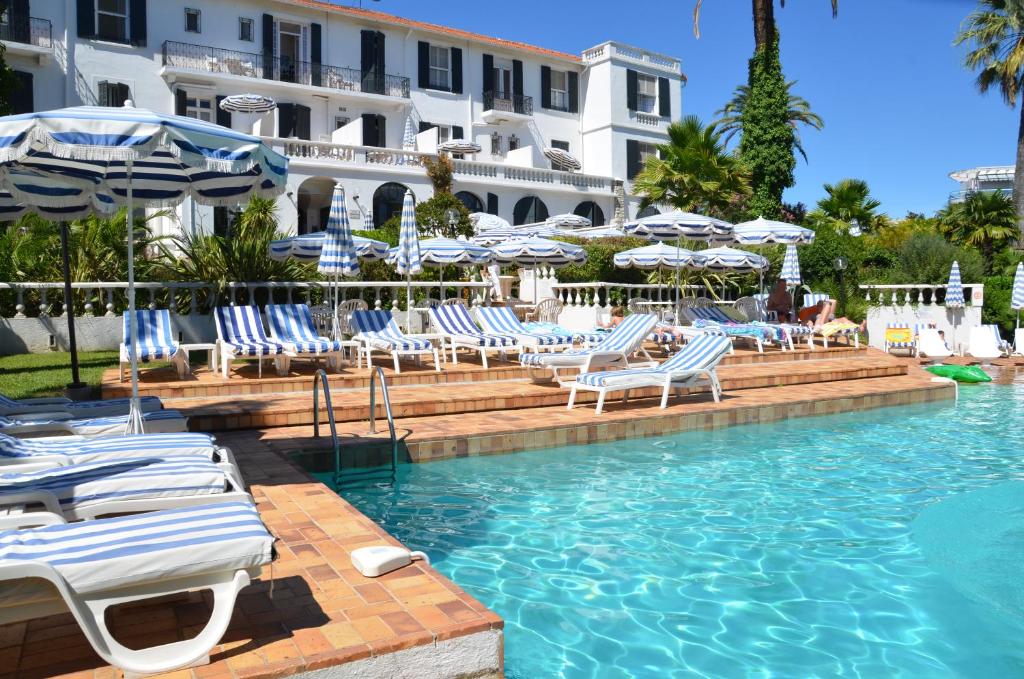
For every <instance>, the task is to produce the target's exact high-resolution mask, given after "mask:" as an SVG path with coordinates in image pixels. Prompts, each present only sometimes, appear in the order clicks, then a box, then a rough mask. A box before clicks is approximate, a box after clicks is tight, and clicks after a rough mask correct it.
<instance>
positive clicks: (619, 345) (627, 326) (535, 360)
mask: <svg viewBox="0 0 1024 679" xmlns="http://www.w3.org/2000/svg"><path fill="white" fill-rule="evenodd" d="M654 323H655V318H654V316H652V315H650V314H632V315H630V316H626V318H625V319H623V321H622V322H621V323H619V324H618V325H617V326H615V328H614V329H613V330H612V331H611V332H609V333H606V334H604V335H603V336H602V339H601V341H600V342H598V343H597V345H595V346H593V347H590V348H588V349H576V350H575V351H563V352H562V353H560V354H520V356H519V362H520V364H522V365H525V366H541V365H546V364H547V363H549V362H551V361H552V360H557V361H558V362H559V363H564V362H565V358H566V357H571V356H578V357H585V356H589V355H591V354H594V353H612V354H617V353H624V354H631V353H633V352H634V351H636V349H637V347H638V346H640V343H641V342H643V339H644V337H646V336H647V334H648V332H649V331H650V329H651V328H652V327H654Z"/></svg>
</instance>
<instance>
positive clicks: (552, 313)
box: [526, 297, 565, 324]
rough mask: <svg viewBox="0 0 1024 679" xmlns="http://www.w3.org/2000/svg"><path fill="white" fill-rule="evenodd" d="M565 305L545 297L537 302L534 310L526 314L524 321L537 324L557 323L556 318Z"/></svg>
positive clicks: (557, 300) (558, 300)
mask: <svg viewBox="0 0 1024 679" xmlns="http://www.w3.org/2000/svg"><path fill="white" fill-rule="evenodd" d="M564 308H565V305H564V304H563V303H562V300H560V299H556V298H554V297H545V298H544V299H542V300H541V301H539V302H537V306H536V307H535V308H534V310H533V311H532V312H531V313H529V314H527V317H526V320H529V321H537V322H538V323H556V324H557V323H558V317H559V316H560V315H561V313H562V309H564Z"/></svg>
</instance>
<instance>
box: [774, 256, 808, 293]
mask: <svg viewBox="0 0 1024 679" xmlns="http://www.w3.org/2000/svg"><path fill="white" fill-rule="evenodd" d="M779 278H781V279H782V280H784V281H786V285H788V286H789V287H791V288H794V287H796V286H798V285H800V284H801V283H803V281H802V280H800V257H799V256H798V255H797V254H796V246H795V245H787V246H786V256H785V257H783V258H782V272H781V273H780V274H779Z"/></svg>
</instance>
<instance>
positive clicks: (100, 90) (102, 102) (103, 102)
mask: <svg viewBox="0 0 1024 679" xmlns="http://www.w3.org/2000/svg"><path fill="white" fill-rule="evenodd" d="M96 105H97V106H110V83H108V82H107V81H106V80H101V81H100V83H99V85H98V86H97V87H96Z"/></svg>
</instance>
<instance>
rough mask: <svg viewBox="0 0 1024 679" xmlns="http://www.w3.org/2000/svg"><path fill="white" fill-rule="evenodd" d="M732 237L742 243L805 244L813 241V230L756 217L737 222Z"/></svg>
mask: <svg viewBox="0 0 1024 679" xmlns="http://www.w3.org/2000/svg"><path fill="white" fill-rule="evenodd" d="M732 236H733V239H734V240H735V241H736V242H737V243H740V244H742V245H764V244H767V243H781V244H783V245H807V244H809V243H813V242H814V232H813V231H811V230H810V229H805V228H803V227H802V226H797V225H796V224H787V223H786V222H776V221H772V220H770V219H765V218H764V217H758V218H757V219H755V220H753V221H751V222H743V223H742V224H737V225H736V226H734V227H733V229H732Z"/></svg>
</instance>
